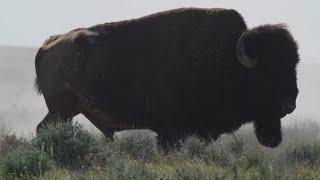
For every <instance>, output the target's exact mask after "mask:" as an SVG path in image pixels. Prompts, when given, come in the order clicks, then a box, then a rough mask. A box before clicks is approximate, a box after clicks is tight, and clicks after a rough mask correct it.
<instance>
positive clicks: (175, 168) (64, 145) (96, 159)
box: [0, 122, 320, 180]
mask: <svg viewBox="0 0 320 180" xmlns="http://www.w3.org/2000/svg"><path fill="white" fill-rule="evenodd" d="M0 134H1V135H0V153H1V154H0V155H1V156H0V179H45V180H51V179H57V180H58V179H59V180H60V179H70V180H71V179H95V180H99V179H101V180H102V179H103V180H107V179H108V180H109V179H110V180H113V179H142V180H143V179H183V180H185V179H186V180H188V179H190V180H191V179H234V180H237V179H257V180H258V179H262V180H263V179H266V180H269V179H271V180H272V179H274V180H278V179H297V180H298V179H299V180H300V179H320V161H319V160H320V137H319V135H320V127H319V125H318V124H317V123H314V122H306V123H302V124H295V125H292V126H287V127H285V128H284V131H283V136H284V137H283V139H284V140H283V143H282V144H281V145H280V146H279V147H277V148H275V149H270V148H266V147H263V146H261V145H260V144H259V143H258V142H257V140H256V138H255V136H254V134H253V130H252V129H251V128H242V129H241V130H240V131H238V132H237V133H235V134H231V135H222V136H221V137H220V138H219V139H218V140H217V141H215V142H209V143H206V142H205V141H203V140H201V139H199V138H197V137H196V136H190V137H189V138H187V139H186V140H185V141H184V142H183V143H181V146H180V148H176V149H173V150H172V151H170V152H169V153H164V151H163V150H162V149H161V148H160V147H158V146H157V143H156V139H154V138H150V136H144V135H143V134H131V135H129V136H123V137H122V138H117V139H116V140H115V141H103V140H101V139H97V138H94V137H93V136H92V135H91V134H90V133H88V132H87V131H86V130H84V129H83V128H82V127H81V126H80V125H79V124H73V125H72V124H70V123H67V124H58V125H57V126H51V127H49V129H47V130H46V131H44V132H43V133H40V134H39V136H38V137H34V138H33V139H31V140H26V139H24V138H18V137H16V136H15V135H14V134H12V133H11V134H10V132H6V133H1V132H0Z"/></svg>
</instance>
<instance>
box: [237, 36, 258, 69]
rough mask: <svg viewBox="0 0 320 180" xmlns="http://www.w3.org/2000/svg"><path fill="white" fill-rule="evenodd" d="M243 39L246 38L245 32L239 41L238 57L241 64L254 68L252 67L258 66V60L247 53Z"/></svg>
mask: <svg viewBox="0 0 320 180" xmlns="http://www.w3.org/2000/svg"><path fill="white" fill-rule="evenodd" d="M243 40H244V33H243V34H242V35H241V36H240V38H239V40H238V43H237V50H236V54H237V58H238V60H239V62H240V64H242V65H243V66H244V67H246V68H248V69H252V68H254V67H256V65H257V61H256V60H255V59H253V58H250V57H249V56H247V55H246V52H245V47H244V42H243Z"/></svg>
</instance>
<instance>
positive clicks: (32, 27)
mask: <svg viewBox="0 0 320 180" xmlns="http://www.w3.org/2000/svg"><path fill="white" fill-rule="evenodd" d="M0 5H1V6H0V45H11V46H35V47H37V46H40V45H41V44H42V42H43V41H44V40H45V39H46V38H47V37H49V36H50V35H53V34H57V33H64V32H67V31H69V30H72V29H75V28H78V27H86V26H91V25H94V24H97V23H104V22H110V21H118V20H124V19H131V18H136V17H140V16H143V15H147V14H150V13H154V12H158V11H162V10H167V9H172V8H178V7H206V8H214V7H222V8H233V9H236V10H238V11H239V12H240V13H241V14H242V15H243V16H244V18H245V20H246V22H247V24H248V25H249V27H253V26H256V25H260V24H265V23H286V24H288V26H289V28H290V30H291V32H292V33H293V35H294V37H295V38H296V39H297V41H298V43H299V45H300V54H301V57H302V60H303V62H307V63H308V62H319V63H320V58H319V57H320V55H318V51H319V50H320V48H319V47H320V45H319V42H320V36H319V32H320V1H319V0H305V1H302V0H281V1H279V0H266V1H257V0H241V1H240V0H86V1H84V0H50V1H48V0H0Z"/></svg>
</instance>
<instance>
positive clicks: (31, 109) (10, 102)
mask: <svg viewBox="0 0 320 180" xmlns="http://www.w3.org/2000/svg"><path fill="white" fill-rule="evenodd" d="M36 50H37V48H21V47H0V62H1V66H0V84H1V88H0V99H1V101H0V126H3V124H6V126H7V127H8V128H10V129H11V130H12V131H13V132H15V133H17V134H19V135H30V134H32V133H34V132H35V128H36V125H37V124H38V123H39V122H40V121H41V120H42V118H43V117H44V116H45V115H46V113H47V107H46V105H45V101H44V99H43V97H42V96H41V95H38V94H37V93H36V91H35V89H34V84H33V82H34V78H35V69H34V56H35V54H36ZM301 61H302V62H303V61H304V59H302V60H301ZM319 82H320V64H307V63H301V64H299V66H298V86H299V90H300V93H299V96H298V100H297V109H296V110H295V112H294V113H292V114H290V115H288V116H287V117H285V118H284V120H283V124H288V123H293V122H297V121H303V120H310V119H312V120H317V121H319V122H320V113H319V102H320V95H319V92H320V85H319ZM75 119H76V120H77V121H79V122H80V123H83V124H85V125H86V126H87V127H89V129H91V130H94V127H93V126H92V125H90V123H89V121H88V120H86V119H85V118H84V117H83V116H82V115H79V116H77V117H76V118H75Z"/></svg>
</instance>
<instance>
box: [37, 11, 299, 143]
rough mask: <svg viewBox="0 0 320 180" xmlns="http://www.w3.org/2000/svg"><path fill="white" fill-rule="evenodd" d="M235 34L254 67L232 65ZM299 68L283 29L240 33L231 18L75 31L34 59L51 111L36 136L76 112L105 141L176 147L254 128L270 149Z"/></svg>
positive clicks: (181, 14)
mask: <svg viewBox="0 0 320 180" xmlns="http://www.w3.org/2000/svg"><path fill="white" fill-rule="evenodd" d="M241 35H243V36H244V46H245V52H246V54H247V55H248V56H249V57H250V58H254V59H255V60H256V61H257V66H256V67H255V68H252V69H248V68H246V67H244V66H242V65H241V64H240V63H239V61H238V59H237V56H236V44H237V42H238V40H239V37H240V36H241ZM298 61H299V56H298V53H297V45H296V43H295V41H294V39H293V38H292V36H291V35H290V33H289V31H288V30H287V29H286V28H285V27H284V26H283V25H264V26H259V27H256V28H253V29H247V27H246V24H245V22H244V20H243V18H242V17H241V15H240V14H239V13H238V12H236V11H235V10H227V9H198V8H182V9H175V10H170V11H165V12H161V13H157V14H152V15H149V16H145V17H142V18H138V19H133V20H130V21H121V22H114V23H106V24H100V25H96V26H93V27H89V28H80V29H76V30H73V31H70V32H68V33H66V34H62V35H57V36H54V37H52V38H50V39H49V40H48V41H47V42H45V43H44V45H43V46H42V47H41V48H40V50H39V52H38V54H37V56H36V72H37V80H36V84H37V87H38V89H39V92H42V93H43V95H44V98H45V100H46V103H47V106H48V109H49V113H48V115H47V116H46V117H45V118H44V120H43V121H42V122H41V123H40V124H39V125H38V128H42V127H44V126H45V124H47V123H51V122H53V121H57V119H59V120H64V121H65V120H68V119H70V118H72V117H73V116H75V115H77V114H79V113H82V114H84V115H85V116H86V117H87V118H88V119H89V120H90V121H91V122H92V123H93V124H94V125H95V126H96V127H97V128H99V129H100V130H101V131H102V132H103V133H104V134H105V135H106V136H110V137H111V136H112V133H113V132H114V131H118V130H124V129H139V128H143V129H144V128H149V129H151V130H154V131H155V132H157V133H158V136H159V138H160V141H161V142H167V141H169V142H174V141H176V140H177V139H179V138H181V137H184V136H185V135H186V134H189V133H190V134H191V133H197V134H198V135H199V136H202V137H209V136H210V137H213V138H216V137H218V136H219V135H220V134H222V133H225V132H232V131H235V130H236V129H238V128H239V127H240V126H241V125H242V124H244V123H247V122H253V123H254V124H255V130H256V135H257V138H258V139H259V141H260V142H261V143H262V144H263V145H266V146H270V147H275V146H277V145H278V144H279V143H280V142H281V122H280V119H281V118H282V117H283V116H285V115H286V114H288V113H291V112H292V111H293V110H294V108H295V100H296V97H297V94H298V89H297V84H296V71H295V67H296V64H297V63H298Z"/></svg>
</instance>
